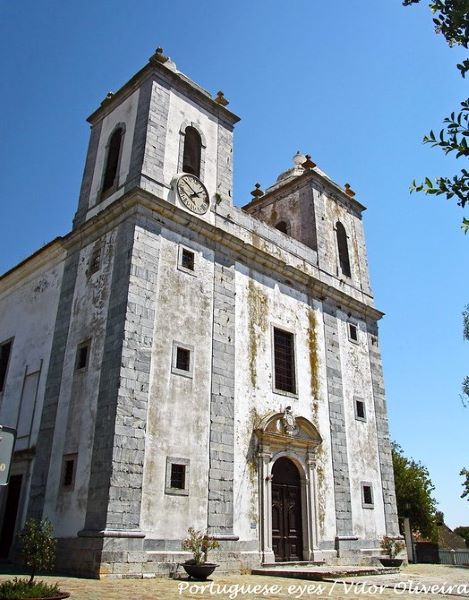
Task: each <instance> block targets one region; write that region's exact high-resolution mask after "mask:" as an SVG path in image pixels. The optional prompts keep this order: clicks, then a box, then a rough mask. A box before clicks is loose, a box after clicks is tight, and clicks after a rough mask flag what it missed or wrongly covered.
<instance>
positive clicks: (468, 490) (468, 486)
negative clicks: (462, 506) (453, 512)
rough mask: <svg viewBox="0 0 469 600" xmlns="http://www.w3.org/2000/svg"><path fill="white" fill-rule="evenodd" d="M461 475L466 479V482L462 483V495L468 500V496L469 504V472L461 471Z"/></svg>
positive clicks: (466, 470)
mask: <svg viewBox="0 0 469 600" xmlns="http://www.w3.org/2000/svg"><path fill="white" fill-rule="evenodd" d="M459 474H460V475H461V476H462V477H464V481H463V482H462V487H463V493H462V494H461V498H466V496H467V501H468V502H469V470H468V469H461V472H460V473H459Z"/></svg>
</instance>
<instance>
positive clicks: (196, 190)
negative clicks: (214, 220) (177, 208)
mask: <svg viewBox="0 0 469 600" xmlns="http://www.w3.org/2000/svg"><path fill="white" fill-rule="evenodd" d="M176 190H177V193H178V196H179V199H180V200H181V202H182V203H183V204H184V206H186V207H187V208H188V209H189V210H190V211H191V212H193V213H196V214H197V215H203V214H205V213H206V212H207V210H208V207H209V206H210V201H209V198H208V192H207V189H206V188H205V186H204V184H203V183H202V182H201V181H200V179H199V178H198V177H196V176H195V175H191V174H190V173H184V175H181V176H180V177H179V179H178V180H177V183H176Z"/></svg>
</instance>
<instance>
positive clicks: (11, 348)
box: [0, 337, 15, 396]
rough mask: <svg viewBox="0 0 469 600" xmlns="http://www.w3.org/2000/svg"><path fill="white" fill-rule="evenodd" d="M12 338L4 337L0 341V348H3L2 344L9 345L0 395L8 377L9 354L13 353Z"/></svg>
mask: <svg viewBox="0 0 469 600" xmlns="http://www.w3.org/2000/svg"><path fill="white" fill-rule="evenodd" d="M14 340H15V338H14V337H11V338H8V339H6V340H4V341H3V342H1V343H0V349H1V348H3V346H6V345H7V344H9V345H10V350H9V352H8V358H7V360H6V365H5V373H4V375H3V381H1V388H0V396H1V395H2V394H3V393H4V391H5V387H6V383H7V379H8V371H9V370H10V364H11V355H12V354H13V342H14Z"/></svg>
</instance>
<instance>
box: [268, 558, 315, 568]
mask: <svg viewBox="0 0 469 600" xmlns="http://www.w3.org/2000/svg"><path fill="white" fill-rule="evenodd" d="M324 565H325V561H324V560H316V561H314V560H297V561H295V562H292V561H288V562H273V563H262V567H263V568H267V569H270V568H275V567H297V566H298V567H320V566H324Z"/></svg>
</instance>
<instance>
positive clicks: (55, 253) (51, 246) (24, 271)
mask: <svg viewBox="0 0 469 600" xmlns="http://www.w3.org/2000/svg"><path fill="white" fill-rule="evenodd" d="M63 241H64V238H63V237H56V238H55V239H53V240H52V241H51V242H49V243H48V244H46V245H45V246H42V248H39V250H37V251H36V252H34V254H31V256H28V257H27V258H25V259H24V260H22V261H21V262H20V263H18V264H17V265H15V266H14V267H12V268H11V269H9V270H8V271H6V273H4V274H3V275H1V276H0V285H1V288H2V289H1V292H0V293H2V292H3V291H6V290H7V289H11V288H12V287H14V286H15V285H17V284H21V285H23V284H24V283H25V282H26V281H27V280H28V278H29V277H30V276H36V275H37V273H38V271H40V270H41V269H42V268H43V267H45V266H51V265H54V264H58V263H59V262H61V260H63V258H64V257H65V250H64V246H63Z"/></svg>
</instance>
